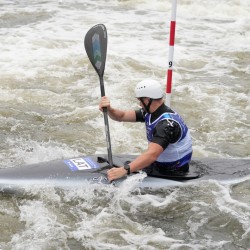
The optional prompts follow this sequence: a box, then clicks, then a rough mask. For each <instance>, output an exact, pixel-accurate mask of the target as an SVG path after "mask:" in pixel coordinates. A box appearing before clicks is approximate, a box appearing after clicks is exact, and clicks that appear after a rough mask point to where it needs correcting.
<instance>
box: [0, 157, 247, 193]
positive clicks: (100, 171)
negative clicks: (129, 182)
mask: <svg viewBox="0 0 250 250" xmlns="http://www.w3.org/2000/svg"><path fill="white" fill-rule="evenodd" d="M136 157H137V156H136V155H114V156H113V162H114V165H116V166H123V164H124V163H125V162H127V161H133V160H134V159H135V158H136ZM107 159H108V157H107V156H106V155H91V156H80V157H77V158H71V159H62V160H53V161H49V162H41V163H36V164H30V165H24V166H16V167H7V168H2V169H0V192H1V193H17V192H22V191H23V190H25V188H26V187H34V186H35V187H38V186H42V187H46V186H53V187H56V188H64V189H68V188H77V187H81V186H83V185H91V184H100V185H106V184H108V185H110V184H111V183H110V182H109V181H108V179H107V170H108V169H110V165H109V163H108V160H107ZM157 174H158V177H156V176H155V175H156V173H154V172H152V173H150V175H151V176H147V175H146V173H145V172H143V171H140V172H138V173H132V174H131V175H129V176H127V177H124V178H121V179H119V180H116V181H113V182H112V185H114V186H119V185H120V184H121V183H123V182H124V181H125V180H126V179H129V178H137V177H139V179H140V181H139V182H138V185H139V187H140V188H143V189H144V188H150V189H154V188H167V187H170V186H179V185H182V184H184V183H196V182H199V181H203V180H216V181H219V182H222V183H232V182H238V181H239V180H241V179H243V178H246V177H247V178H248V177H250V159H211V158H200V159H199V158H195V159H193V160H192V161H191V164H190V170H189V172H187V173H178V174H177V173H176V172H172V173H170V174H168V175H159V173H157ZM140 176H141V177H140Z"/></svg>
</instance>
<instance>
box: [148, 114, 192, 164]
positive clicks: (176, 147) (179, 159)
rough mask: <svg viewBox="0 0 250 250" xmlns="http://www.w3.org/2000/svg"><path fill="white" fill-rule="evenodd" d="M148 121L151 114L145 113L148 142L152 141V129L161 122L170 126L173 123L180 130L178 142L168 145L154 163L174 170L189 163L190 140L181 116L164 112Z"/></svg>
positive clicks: (190, 153) (190, 154)
mask: <svg viewBox="0 0 250 250" xmlns="http://www.w3.org/2000/svg"><path fill="white" fill-rule="evenodd" d="M150 120H151V114H148V113H146V114H145V124H146V132H147V139H148V142H151V141H152V138H153V131H154V128H155V126H156V125H157V124H158V123H159V122H160V121H162V120H168V122H169V123H170V124H171V123H173V122H174V121H175V122H177V123H178V124H179V126H180V128H181V136H180V138H179V140H178V141H177V142H175V143H172V144H171V143H170V144H169V145H168V146H167V148H166V149H165V150H164V151H163V152H162V153H161V154H160V156H159V157H158V158H157V160H156V163H159V164H160V165H162V166H166V167H176V168H178V167H181V166H183V165H185V164H187V163H189V161H190V160H191V156H192V140H191V136H190V133H189V130H188V127H187V126H186V124H185V122H184V121H183V119H182V118H181V116H180V115H179V114H177V113H176V112H174V113H168V112H165V113H163V114H162V115H161V116H160V117H158V118H157V119H156V120H155V121H153V122H152V123H151V122H150Z"/></svg>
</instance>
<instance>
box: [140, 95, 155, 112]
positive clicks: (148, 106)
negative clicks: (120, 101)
mask: <svg viewBox="0 0 250 250" xmlns="http://www.w3.org/2000/svg"><path fill="white" fill-rule="evenodd" d="M140 101H141V103H142V104H143V106H144V108H145V109H146V111H147V113H149V114H150V111H149V110H150V106H151V103H152V101H153V99H152V98H149V102H148V105H146V104H145V102H144V101H143V98H142V97H141V98H140Z"/></svg>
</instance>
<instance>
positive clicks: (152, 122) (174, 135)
mask: <svg viewBox="0 0 250 250" xmlns="http://www.w3.org/2000/svg"><path fill="white" fill-rule="evenodd" d="M135 96H136V98H137V99H138V101H139V102H140V106H141V109H138V110H126V111H124V110H120V109H116V108H114V107H112V106H111V105H110V100H109V98H108V97H106V96H104V97H102V98H101V101H100V104H99V109H100V110H101V111H102V110H103V108H104V107H107V110H108V115H109V117H110V118H111V119H113V120H115V121H120V122H121V121H123V122H145V125H146V134H147V139H148V149H147V150H146V151H145V152H144V153H142V154H141V155H139V156H138V157H137V158H136V159H135V160H134V161H132V162H130V163H126V164H125V165H124V166H123V167H120V168H116V167H114V168H112V169H110V170H109V171H108V172H107V175H108V179H109V181H112V180H115V179H119V178H121V177H123V176H126V175H129V174H130V173H132V172H136V171H138V170H141V169H144V170H145V171H146V172H147V174H148V175H150V173H151V172H152V170H154V176H155V173H157V172H159V174H161V175H162V174H164V173H169V171H171V172H174V171H182V172H187V171H188V170H189V162H190V160H191V157H192V140H191V136H190V133H189V130H188V127H187V126H186V124H185V123H184V121H183V119H182V118H181V117H180V116H179V115H178V114H177V113H176V112H175V111H173V110H172V109H170V108H169V107H168V106H166V105H165V104H164V94H163V90H162V87H161V84H160V83H159V82H157V81H155V80H153V79H146V80H143V81H141V82H139V83H138V84H137V86H136V88H135Z"/></svg>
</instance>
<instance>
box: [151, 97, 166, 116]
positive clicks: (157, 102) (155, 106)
mask: <svg viewBox="0 0 250 250" xmlns="http://www.w3.org/2000/svg"><path fill="white" fill-rule="evenodd" d="M163 103H164V101H163V100H162V99H161V100H153V102H152V103H151V106H150V113H151V114H152V113H154V112H155V111H156V110H157V109H158V108H159V107H160V106H161V105H162V104H163Z"/></svg>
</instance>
